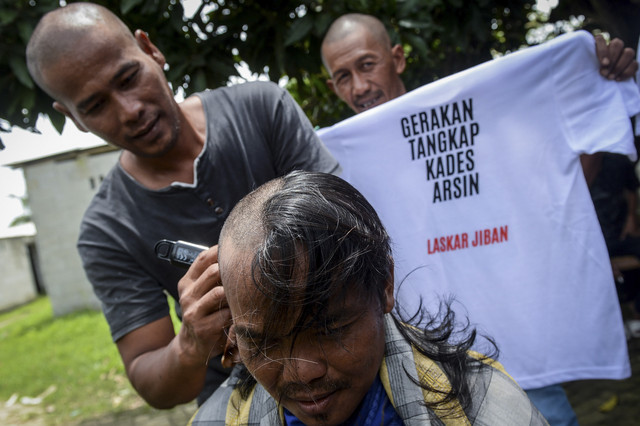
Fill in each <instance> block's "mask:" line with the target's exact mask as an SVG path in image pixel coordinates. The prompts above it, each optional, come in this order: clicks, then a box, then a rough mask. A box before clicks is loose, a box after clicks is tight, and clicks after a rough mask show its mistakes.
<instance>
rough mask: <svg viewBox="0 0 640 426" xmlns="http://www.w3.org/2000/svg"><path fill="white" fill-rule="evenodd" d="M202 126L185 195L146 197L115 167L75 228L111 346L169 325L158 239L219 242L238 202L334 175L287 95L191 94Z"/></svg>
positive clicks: (173, 190) (176, 272)
mask: <svg viewBox="0 0 640 426" xmlns="http://www.w3.org/2000/svg"><path fill="white" fill-rule="evenodd" d="M198 96H199V97H200V99H201V100H202V103H203V105H204V111H205V115H206V119H207V136H206V142H205V146H204V148H203V150H202V152H201V153H200V155H199V156H198V158H197V159H196V161H195V163H194V168H195V181H194V184H193V185H188V184H184V183H174V184H172V185H171V186H169V187H167V188H163V189H160V190H157V191H156V190H150V189H147V188H145V187H143V186H141V185H140V184H139V183H137V182H136V181H135V180H134V179H133V178H132V177H131V176H129V175H128V174H127V173H126V172H125V171H124V170H123V169H122V167H121V166H120V164H117V165H116V166H114V168H113V169H112V170H111V171H110V172H109V174H108V175H107V177H106V178H105V180H104V181H103V183H102V185H101V187H100V189H99V191H98V193H97V194H96V195H95V197H94V198H93V200H92V202H91V204H90V206H89V208H88V209H87V211H86V213H85V216H84V218H83V221H82V224H81V228H80V238H79V240H78V251H79V253H80V257H81V258H82V262H83V265H84V269H85V272H86V274H87V277H88V278H89V281H90V282H91V284H92V286H93V289H94V291H95V293H96V295H97V296H98V298H99V299H100V301H101V303H102V309H103V312H104V315H105V317H106V319H107V321H108V323H109V326H110V328H111V335H112V337H113V340H114V341H117V340H118V339H120V338H121V337H122V336H124V335H125V334H127V333H129V332H131V331H133V330H135V329H136V328H138V327H141V326H143V325H146V324H149V323H151V322H153V321H155V320H158V319H160V318H162V317H165V316H167V315H169V307H168V304H167V299H166V295H165V293H164V291H166V292H168V293H169V294H171V295H172V296H173V297H174V298H175V299H176V300H177V298H178V294H177V284H178V281H179V280H180V278H181V277H182V276H183V275H184V273H185V270H183V269H180V268H177V267H176V266H174V265H171V264H170V263H168V262H166V261H164V260H161V259H158V258H157V257H156V255H155V252H154V247H155V244H156V242H158V241H159V240H161V239H171V240H183V241H189V242H192V243H196V244H201V245H205V246H212V245H214V244H216V243H217V242H218V236H219V234H220V229H221V227H222V224H223V222H224V220H225V219H226V217H227V215H228V214H229V212H230V211H231V209H232V208H233V206H234V205H235V204H236V202H238V201H239V200H240V199H241V198H242V197H243V196H244V195H246V194H247V193H248V192H250V191H251V190H253V189H255V188H256V187H258V186H260V185H261V184H262V183H264V182H267V181H269V180H271V179H273V178H275V177H277V176H281V175H284V174H286V173H288V172H290V171H292V170H310V171H320V172H327V173H337V172H338V170H339V165H338V163H337V161H336V160H335V159H334V158H333V157H332V156H331V154H329V152H328V151H327V149H326V148H325V147H324V145H323V144H322V143H321V142H320V140H319V139H318V137H317V136H316V134H315V132H314V131H313V128H312V127H311V124H310V123H309V121H308V120H307V118H306V117H305V116H304V113H303V112H302V110H301V109H300V107H299V106H298V105H297V104H296V103H295V101H294V100H293V99H292V98H291V96H289V94H288V93H287V92H286V91H285V90H283V89H281V88H280V87H278V86H277V85H276V84H273V83H266V82H254V83H246V84H241V85H236V86H232V87H224V88H219V89H216V90H211V91H205V92H202V93H200V94H198Z"/></svg>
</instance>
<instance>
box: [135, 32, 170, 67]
mask: <svg viewBox="0 0 640 426" xmlns="http://www.w3.org/2000/svg"><path fill="white" fill-rule="evenodd" d="M133 36H134V37H135V39H136V42H137V43H138V46H139V47H140V49H142V51H143V52H144V53H146V54H147V55H149V56H151V58H153V60H154V61H155V62H156V63H157V64H159V65H160V66H161V67H164V64H165V63H166V62H167V61H166V59H165V58H164V55H163V54H162V52H161V51H160V49H158V48H157V47H156V45H155V44H153V43H152V42H151V40H149V36H148V35H147V33H145V32H144V31H142V30H136V31H135V33H133Z"/></svg>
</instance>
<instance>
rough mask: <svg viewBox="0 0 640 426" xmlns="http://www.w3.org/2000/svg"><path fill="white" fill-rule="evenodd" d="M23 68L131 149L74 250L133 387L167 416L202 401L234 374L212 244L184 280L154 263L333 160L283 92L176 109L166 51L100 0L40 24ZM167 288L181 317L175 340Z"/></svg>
mask: <svg viewBox="0 0 640 426" xmlns="http://www.w3.org/2000/svg"><path fill="white" fill-rule="evenodd" d="M27 64H28V67H29V71H30V73H31V75H32V77H33V78H34V80H35V81H36V83H37V84H38V85H39V86H40V87H41V88H43V90H45V91H46V92H47V93H48V94H49V95H51V96H52V97H53V98H54V100H55V102H54V108H55V109H56V110H58V111H60V112H62V113H63V114H65V115H66V116H67V117H69V118H70V119H71V120H72V121H73V122H74V123H75V124H76V126H78V128H80V129H81V130H83V131H88V132H92V133H94V134H96V135H98V136H100V137H101V138H103V139H104V140H105V141H107V142H109V143H111V144H113V145H116V146H118V147H120V148H122V149H123V151H122V154H121V156H120V159H119V161H118V163H117V164H116V165H115V167H114V168H113V170H112V171H111V172H110V173H109V175H108V176H107V177H106V179H105V181H104V182H103V184H102V186H101V188H100V189H99V191H98V193H97V194H96V196H95V198H94V200H93V201H92V203H91V205H90V207H89V208H88V210H87V212H86V214H85V217H84V219H83V222H82V225H81V234H80V239H79V242H78V249H79V252H80V255H81V257H82V260H83V264H84V267H85V270H86V273H87V276H88V277H89V280H90V281H91V283H92V285H93V287H94V290H95V292H96V294H97V295H98V297H99V298H100V300H101V302H102V306H103V311H104V314H105V316H106V318H107V321H108V322H109V325H110V327H111V333H112V336H113V339H114V341H115V342H116V344H117V346H118V350H119V351H120V355H121V356H122V360H123V362H124V365H125V368H126V371H127V374H128V376H129V379H130V380H131V383H132V384H133V386H134V387H135V388H136V390H137V391H138V392H139V393H140V395H141V396H142V397H143V398H144V399H145V400H146V401H147V402H148V403H149V404H151V405H153V406H155V407H159V408H168V407H172V406H175V405H176V404H180V403H185V402H188V401H191V400H192V399H193V398H195V397H196V396H198V395H200V397H199V400H200V401H202V400H204V398H206V396H207V395H208V394H209V393H210V392H211V391H212V390H213V389H215V387H216V386H217V384H218V383H219V382H220V381H221V380H222V379H224V377H225V373H226V372H224V371H222V369H221V367H220V366H219V362H216V357H218V356H219V355H220V354H221V353H222V349H223V346H224V343H225V341H226V334H225V332H224V329H225V327H226V326H227V325H228V323H229V320H230V316H229V310H228V307H227V305H226V300H225V297H224V292H223V290H222V287H221V286H220V285H219V273H218V265H217V247H213V248H212V249H210V250H207V251H206V252H204V253H203V254H201V255H200V256H199V258H198V259H197V260H196V262H195V263H194V264H193V265H192V267H191V268H190V269H189V270H188V271H187V273H186V274H185V275H184V276H182V275H183V271H181V270H179V269H176V268H175V267H174V266H172V265H170V264H168V263H166V262H164V261H162V260H160V259H157V258H156V257H155V254H154V245H155V243H156V242H157V241H158V240H160V239H164V238H167V239H182V240H190V241H191V242H194V243H199V244H202V245H206V246H214V245H215V244H216V243H217V240H218V234H219V231H220V228H221V226H222V223H223V221H224V219H225V218H226V216H227V214H228V213H229V211H230V210H231V208H232V207H233V206H234V204H235V202H236V201H237V200H239V199H240V198H242V196H244V195H245V194H246V193H248V192H249V191H250V190H252V189H254V188H255V187H257V186H259V185H260V184H262V183H263V182H266V181H268V180H270V179H272V178H274V177H276V176H280V175H283V174H285V173H287V172H289V171H291V170H294V169H307V170H314V171H323V172H329V173H335V172H337V171H338V169H339V166H338V164H337V162H336V161H335V160H334V159H333V158H332V157H331V155H330V154H329V153H328V152H327V151H326V149H325V148H324V146H323V145H322V144H321V142H320V141H319V140H318V138H317V137H316V136H315V133H314V132H313V129H312V127H311V125H310V123H309V122H308V120H307V119H306V118H305V117H304V114H303V113H302V111H301V110H300V108H299V107H298V106H297V105H296V104H295V102H294V101H293V100H292V99H291V97H290V96H289V95H288V94H287V93H286V92H285V91H284V90H282V89H280V88H279V87H278V86H276V85H275V84H272V83H248V84H245V85H240V86H237V87H228V88H221V89H217V90H213V91H207V92H203V93H200V94H198V95H196V96H191V97H189V98H187V99H186V100H185V101H184V102H182V103H180V104H178V103H177V102H176V101H175V100H174V97H173V93H172V91H171V89H170V87H169V85H168V83H167V80H166V77H165V76H164V72H163V66H164V65H165V59H164V56H163V55H162V53H161V52H160V51H159V50H158V48H157V47H156V46H155V45H154V44H153V43H152V42H151V41H150V40H149V38H148V37H147V35H146V34H145V33H144V32H143V31H141V30H137V31H136V32H135V33H133V34H132V33H131V31H130V30H129V29H128V28H127V27H126V25H124V23H123V22H122V21H121V20H120V19H118V18H117V17H116V16H115V15H114V14H113V13H111V12H110V11H108V10H107V9H105V8H103V7H101V6H98V5H94V4H90V3H73V4H70V5H68V6H65V7H63V8H59V9H56V10H54V11H53V12H51V13H49V14H47V15H45V16H44V17H43V18H42V20H41V21H40V23H39V24H38V26H37V27H36V29H35V31H34V33H33V35H32V37H31V40H30V42H29V45H28V47H27ZM166 293H168V294H171V295H172V296H173V297H174V298H175V299H176V300H179V308H180V310H181V311H182V320H183V322H182V326H181V329H180V331H179V332H178V333H177V335H176V334H175V333H174V327H173V324H172V322H171V318H170V316H169V308H168V303H167V298H166ZM215 366H218V367H217V368H216V367H215ZM209 367H210V368H209Z"/></svg>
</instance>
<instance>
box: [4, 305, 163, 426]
mask: <svg viewBox="0 0 640 426" xmlns="http://www.w3.org/2000/svg"><path fill="white" fill-rule="evenodd" d="M38 396H42V397H43V398H42V402H40V403H39V404H34V405H33V407H34V409H32V410H22V412H20V413H18V414H16V413H14V414H13V416H14V417H15V416H18V417H20V418H17V419H16V418H13V417H12V418H11V421H12V422H15V423H13V424H21V423H31V422H34V421H35V420H37V421H38V422H39V424H46V425H58V424H65V425H67V424H70V423H79V422H81V421H83V420H86V419H90V418H96V417H100V416H103V415H104V414H105V413H108V414H110V415H112V414H114V413H115V414H117V413H119V412H125V411H128V410H132V409H136V408H139V409H140V410H145V409H148V410H149V411H152V409H151V408H149V407H148V406H147V405H146V403H145V402H144V401H143V400H142V399H141V398H140V397H138V395H137V394H136V392H135V391H134V390H133V388H132V387H131V385H130V384H129V381H128V379H127V377H126V375H125V372H124V367H123V365H122V361H121V359H120V355H119V354H118V351H117V348H116V346H115V345H114V344H113V343H112V341H111V337H110V334H109V328H108V326H107V323H106V321H105V319H104V317H103V316H102V314H101V313H100V312H96V311H84V312H77V313H73V314H70V315H66V316H62V317H57V318H54V317H53V314H52V310H51V305H50V303H49V299H48V298H46V297H41V298H39V299H37V300H36V301H34V302H32V303H29V304H27V305H24V306H21V307H19V308H17V309H14V310H12V311H9V312H5V313H1V314H0V404H1V405H3V406H6V405H7V402H8V401H9V405H11V402H12V401H15V404H14V406H26V407H29V404H28V402H29V400H28V399H25V398H24V397H27V398H35V397H38ZM31 402H37V401H31ZM0 409H2V407H0ZM35 417H37V419H36V418H35ZM4 421H6V419H5V420H4ZM0 423H3V420H2V418H1V417H0Z"/></svg>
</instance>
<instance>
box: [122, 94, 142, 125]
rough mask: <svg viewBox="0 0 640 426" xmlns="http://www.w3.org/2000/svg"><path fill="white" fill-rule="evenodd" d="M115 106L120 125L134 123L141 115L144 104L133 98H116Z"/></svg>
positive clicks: (123, 96)
mask: <svg viewBox="0 0 640 426" xmlns="http://www.w3.org/2000/svg"><path fill="white" fill-rule="evenodd" d="M117 105H118V109H119V113H120V119H121V121H122V123H135V122H137V121H138V120H140V118H141V117H142V115H143V109H144V106H143V105H144V104H143V102H141V101H140V100H139V99H138V98H137V97H135V96H131V95H129V94H127V95H121V96H118V98H117Z"/></svg>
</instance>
